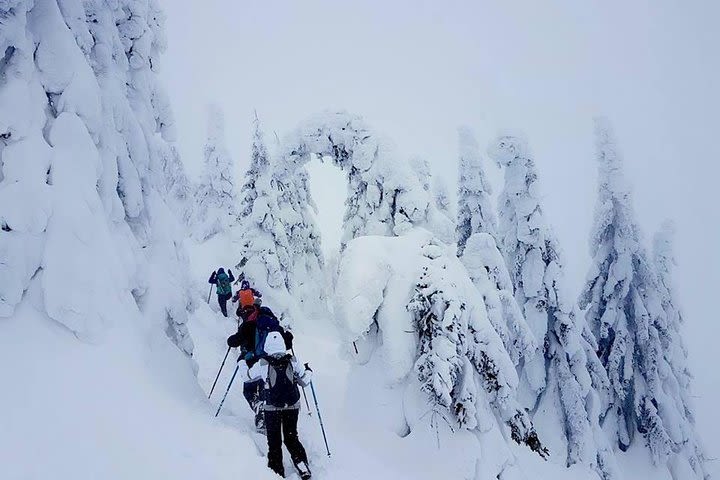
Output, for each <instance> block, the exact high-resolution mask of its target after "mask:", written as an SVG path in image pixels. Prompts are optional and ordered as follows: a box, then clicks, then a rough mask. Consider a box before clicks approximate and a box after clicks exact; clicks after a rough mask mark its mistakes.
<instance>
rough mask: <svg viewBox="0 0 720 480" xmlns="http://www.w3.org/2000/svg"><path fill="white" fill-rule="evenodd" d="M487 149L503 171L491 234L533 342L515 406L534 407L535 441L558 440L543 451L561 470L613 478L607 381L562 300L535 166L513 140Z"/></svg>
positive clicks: (578, 320) (568, 303) (589, 338)
mask: <svg viewBox="0 0 720 480" xmlns="http://www.w3.org/2000/svg"><path fill="white" fill-rule="evenodd" d="M488 152H489V154H490V156H491V157H492V158H493V159H494V160H495V161H496V162H497V163H498V164H499V165H500V166H501V167H504V169H505V185H504V189H503V191H502V193H501V194H500V197H499V207H500V208H499V217H500V222H499V237H500V241H501V246H502V249H503V253H504V255H505V259H506V262H507V264H508V267H509V270H510V277H511V279H512V282H513V285H514V287H515V298H516V300H517V302H518V304H519V305H520V306H521V308H522V310H523V314H524V316H525V319H526V321H527V323H528V325H529V326H530V328H531V329H532V331H533V334H534V336H535V338H536V339H537V347H536V349H535V351H534V352H533V353H531V354H528V355H526V356H525V357H524V360H523V362H522V364H521V366H520V369H519V370H520V382H521V383H520V389H521V394H522V397H521V399H522V401H523V405H524V406H525V407H527V408H533V409H534V411H535V416H534V420H535V423H536V426H537V428H538V431H539V433H540V435H541V436H542V437H545V436H546V435H545V434H546V433H548V435H547V437H548V438H549V439H554V438H556V437H560V438H563V437H564V440H563V441H562V442H559V443H555V444H553V443H550V450H551V451H559V450H562V451H566V452H567V463H568V465H572V464H574V463H582V464H584V465H589V466H593V467H594V468H596V469H597V470H598V471H599V472H600V473H601V474H602V475H603V477H606V478H610V477H613V476H615V475H616V471H615V468H614V466H613V465H614V459H613V455H612V451H611V449H610V448H609V446H608V445H607V442H606V440H605V438H604V436H603V434H602V432H601V430H600V425H599V420H600V416H601V415H602V414H603V413H604V408H605V405H606V403H607V395H608V394H607V390H608V379H607V377H606V375H605V372H604V370H603V369H602V367H601V366H600V364H599V362H598V359H597V358H596V357H595V345H594V339H593V337H592V335H591V334H590V332H589V331H588V330H587V328H586V325H585V324H584V322H583V321H582V319H581V318H578V315H577V313H576V311H575V308H574V306H573V303H572V302H571V301H569V300H568V297H569V295H568V292H567V291H566V288H567V286H566V285H565V280H564V277H563V268H562V261H561V259H560V253H559V249H558V245H557V241H556V240H555V237H554V236H553V234H552V232H551V231H550V228H549V226H548V225H547V223H546V221H545V219H544V215H543V211H542V208H541V206H540V203H539V192H538V184H537V172H536V169H535V164H534V162H533V160H532V158H531V156H530V154H529V152H528V149H527V145H526V143H525V141H524V140H522V138H521V137H519V136H516V135H501V136H500V137H498V139H497V140H496V141H495V142H494V143H492V144H491V146H490V147H489V149H488ZM558 425H562V428H561V429H559V430H558ZM549 432H553V433H549ZM558 434H559V435H558ZM549 442H551V440H549Z"/></svg>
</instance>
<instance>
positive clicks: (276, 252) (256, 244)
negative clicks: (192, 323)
mask: <svg viewBox="0 0 720 480" xmlns="http://www.w3.org/2000/svg"><path fill="white" fill-rule="evenodd" d="M272 163H273V161H272V158H271V157H270V154H269V153H268V150H267V146H266V144H265V140H264V138H263V133H262V130H261V127H260V121H259V120H258V118H257V117H255V122H254V133H253V142H252V155H251V160H250V167H249V168H248V171H247V173H246V176H245V183H244V184H243V186H242V188H241V189H240V203H239V217H238V223H237V225H236V227H235V229H234V230H235V233H234V235H233V237H234V240H235V241H236V242H237V243H238V244H239V245H238V248H239V252H238V256H239V263H238V265H237V266H236V268H238V269H240V268H243V270H242V272H243V273H244V274H245V276H246V277H247V278H248V279H249V280H250V281H252V282H253V284H254V286H255V288H258V289H260V290H261V291H262V292H263V295H267V293H268V290H280V291H285V292H287V290H288V288H289V286H290V280H289V279H288V276H287V266H288V265H290V264H291V253H290V241H289V239H288V233H287V229H286V228H285V225H284V224H283V223H282V222H281V220H280V219H279V218H278V214H279V210H280V209H279V206H278V203H279V196H280V191H279V189H278V185H277V182H276V181H275V179H274V176H273V171H274V167H273V165H272Z"/></svg>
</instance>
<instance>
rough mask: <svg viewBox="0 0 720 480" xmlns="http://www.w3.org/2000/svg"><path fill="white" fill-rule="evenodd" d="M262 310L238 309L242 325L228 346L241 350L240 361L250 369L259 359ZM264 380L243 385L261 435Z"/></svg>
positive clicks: (249, 381)
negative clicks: (257, 338) (258, 319)
mask: <svg viewBox="0 0 720 480" xmlns="http://www.w3.org/2000/svg"><path fill="white" fill-rule="evenodd" d="M259 313H260V309H259V308H258V307H256V306H255V305H248V306H247V307H245V308H243V307H238V309H237V314H238V317H240V318H241V319H242V323H241V324H240V326H239V327H238V331H237V333H235V334H234V335H230V337H228V339H227V344H228V346H229V347H232V348H238V347H239V348H240V355H238V361H241V360H245V362H246V364H247V367H248V368H250V367H252V366H253V365H255V363H257V361H258V360H259V357H257V356H256V355H255V340H256V334H257V317H258V314H259ZM263 386H264V384H263V380H262V379H257V380H252V381H251V380H246V381H245V382H244V384H243V396H244V397H245V400H246V401H247V402H248V405H250V408H251V409H252V411H253V412H254V413H255V429H256V430H257V431H258V432H260V433H265V418H264V416H263V412H262V398H261V396H260V393H261V392H262V389H263Z"/></svg>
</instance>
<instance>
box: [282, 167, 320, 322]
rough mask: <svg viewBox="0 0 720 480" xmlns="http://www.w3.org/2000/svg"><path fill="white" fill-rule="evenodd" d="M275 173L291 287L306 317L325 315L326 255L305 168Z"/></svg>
mask: <svg viewBox="0 0 720 480" xmlns="http://www.w3.org/2000/svg"><path fill="white" fill-rule="evenodd" d="M284 165H285V163H284V162H281V163H280V165H279V168H276V170H275V172H274V177H275V184H276V185H277V188H278V189H279V192H280V195H279V197H278V207H279V212H282V215H280V221H281V222H282V223H283V225H284V226H285V227H284V228H285V231H286V232H287V238H288V242H289V246H288V251H289V254H290V258H291V261H292V263H291V264H290V265H288V266H287V267H286V270H287V277H288V287H289V290H290V292H291V293H292V295H293V297H294V298H295V299H296V301H297V302H298V303H299V305H300V307H301V308H302V309H303V313H304V314H305V315H310V316H317V315H318V314H320V313H325V310H324V308H325V305H326V295H325V292H324V290H323V289H322V288H321V285H322V284H323V281H324V280H323V273H322V270H323V265H324V260H323V254H322V251H321V249H320V241H321V239H320V230H319V229H318V227H317V224H316V223H315V219H314V217H313V213H316V212H317V206H316V205H315V202H314V200H313V199H312V196H311V195H310V190H309V185H308V175H307V171H306V170H305V168H300V169H297V170H296V171H294V172H293V171H288V170H286V169H283V168H280V167H282V166H284Z"/></svg>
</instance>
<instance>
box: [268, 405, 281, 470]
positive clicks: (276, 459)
mask: <svg viewBox="0 0 720 480" xmlns="http://www.w3.org/2000/svg"><path fill="white" fill-rule="evenodd" d="M281 413H282V412H279V411H266V412H265V428H266V429H267V442H268V467H269V468H270V470H272V471H273V472H275V473H277V474H278V475H280V476H281V477H285V469H284V468H283V460H282V433H281V424H282V417H281V415H280V414H281Z"/></svg>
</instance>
